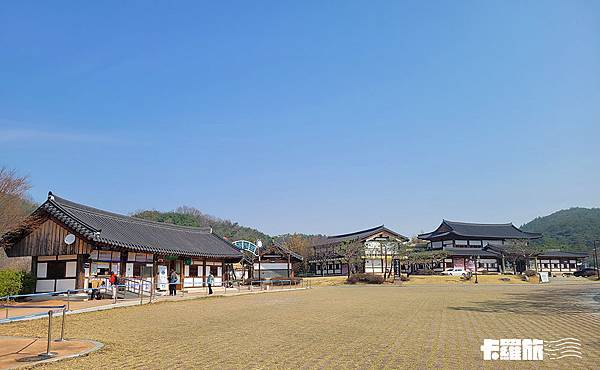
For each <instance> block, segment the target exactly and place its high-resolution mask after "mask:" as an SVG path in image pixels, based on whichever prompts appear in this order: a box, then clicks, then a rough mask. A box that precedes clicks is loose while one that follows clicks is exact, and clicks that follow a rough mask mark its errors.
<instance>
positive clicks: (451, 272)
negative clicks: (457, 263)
mask: <svg viewBox="0 0 600 370" xmlns="http://www.w3.org/2000/svg"><path fill="white" fill-rule="evenodd" d="M442 275H448V276H466V275H467V271H465V269H463V268H460V267H455V268H449V269H447V270H444V271H442Z"/></svg>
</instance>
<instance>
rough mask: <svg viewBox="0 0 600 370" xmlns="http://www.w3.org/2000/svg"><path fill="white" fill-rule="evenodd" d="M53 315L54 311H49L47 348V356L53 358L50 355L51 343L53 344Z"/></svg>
mask: <svg viewBox="0 0 600 370" xmlns="http://www.w3.org/2000/svg"><path fill="white" fill-rule="evenodd" d="M52 315H53V312H52V310H50V311H48V345H47V347H46V356H51V354H50V349H51V347H50V346H51V345H52V344H51V343H52Z"/></svg>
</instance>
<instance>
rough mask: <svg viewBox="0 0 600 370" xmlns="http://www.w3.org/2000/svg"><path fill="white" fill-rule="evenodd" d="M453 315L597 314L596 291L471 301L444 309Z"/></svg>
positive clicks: (553, 291) (537, 292)
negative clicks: (470, 313)
mask: <svg viewBox="0 0 600 370" xmlns="http://www.w3.org/2000/svg"><path fill="white" fill-rule="evenodd" d="M448 309H450V310H456V311H472V312H489V313H502V312H505V313H515V314H538V315H539V314H578V313H600V289H598V288H597V287H594V288H586V289H577V290H573V289H564V288H562V289H561V288H547V289H543V290H534V291H524V292H515V293H508V294H502V295H501V297H499V298H497V299H488V300H485V301H474V302H472V305H468V306H454V307H448Z"/></svg>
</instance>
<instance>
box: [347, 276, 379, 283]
mask: <svg viewBox="0 0 600 370" xmlns="http://www.w3.org/2000/svg"><path fill="white" fill-rule="evenodd" d="M346 282H347V283H348V284H356V283H366V284H383V276H381V275H372V274H354V275H351V276H350V277H349V278H348V279H347V280H346Z"/></svg>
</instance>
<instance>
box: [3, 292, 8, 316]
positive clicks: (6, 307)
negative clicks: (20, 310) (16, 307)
mask: <svg viewBox="0 0 600 370" xmlns="http://www.w3.org/2000/svg"><path fill="white" fill-rule="evenodd" d="M8 303H9V298H8V296H6V306H5V307H4V308H5V309H6V318H7V319H8Z"/></svg>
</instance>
